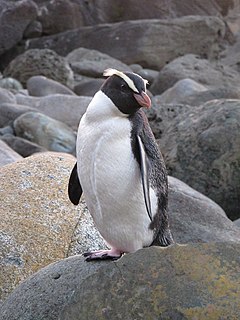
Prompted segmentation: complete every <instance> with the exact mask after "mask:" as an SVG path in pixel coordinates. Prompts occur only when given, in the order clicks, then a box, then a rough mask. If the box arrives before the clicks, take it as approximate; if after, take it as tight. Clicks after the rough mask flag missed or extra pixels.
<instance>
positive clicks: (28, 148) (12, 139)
mask: <svg viewBox="0 0 240 320" xmlns="http://www.w3.org/2000/svg"><path fill="white" fill-rule="evenodd" d="M0 139H1V140H2V141H4V142H5V143H6V144H7V145H8V146H9V147H10V148H12V149H13V150H14V151H16V152H17V153H18V154H20V155H21V156H22V157H24V158H26V157H29V156H31V155H33V154H34V153H38V152H46V151H48V150H47V149H46V148H44V147H41V146H39V145H38V144H36V143H33V142H31V141H29V140H26V139H23V138H20V137H16V136H15V135H13V134H10V133H7V134H4V135H3V136H2V137H0Z"/></svg>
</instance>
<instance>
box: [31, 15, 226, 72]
mask: <svg viewBox="0 0 240 320" xmlns="http://www.w3.org/2000/svg"><path fill="white" fill-rule="evenodd" d="M224 32H225V26H224V23H223V21H222V20H221V19H219V18H217V17H210V16H209V17H201V16H187V17H183V18H176V19H171V20H138V21H126V22H125V21H124V22H120V23H115V24H104V25H98V26H93V27H81V28H78V29H75V30H71V31H66V32H63V33H59V34H57V35H53V36H48V37H42V38H38V39H30V40H29V41H28V42H27V43H26V47H27V48H30V49H31V48H49V49H52V50H54V51H56V52H57V53H58V54H60V55H63V56H65V55H67V54H68V53H69V52H71V51H73V50H74V49H76V48H79V47H84V48H88V49H95V50H98V51H100V52H103V53H107V54H108V55H110V56H111V57H114V58H116V59H119V60H121V61H122V62H124V63H126V64H133V63H138V64H140V65H142V66H143V67H146V68H150V69H158V70H159V69H161V68H162V67H163V66H164V65H165V64H166V63H168V62H169V61H171V60H173V59H175V58H176V57H178V56H182V55H184V54H187V53H193V54H199V55H201V56H207V57H211V56H212V55H215V53H216V52H217V51H218V46H219V44H220V42H221V41H222V37H223V36H224ZM160 34H161V37H159V35H160ZM126 35H127V36H126ZM139 35H141V36H139ZM99 39H101V41H99ZM136 39H139V40H136ZM166 39H167V41H166ZM186 39H188V41H185V40H186ZM66 43H68V45H67V46H66ZM125 48H127V54H126V50H125Z"/></svg>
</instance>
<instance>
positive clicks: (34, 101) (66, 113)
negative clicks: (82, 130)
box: [16, 94, 92, 131]
mask: <svg viewBox="0 0 240 320" xmlns="http://www.w3.org/2000/svg"><path fill="white" fill-rule="evenodd" d="M16 99H17V103H18V104H24V105H27V106H30V107H32V108H35V109H37V111H38V112H41V113H43V114H45V115H47V116H48V117H51V118H53V119H56V120H58V121H61V122H63V123H65V124H66V125H68V126H69V127H71V128H72V129H73V130H75V131H76V130H77V128H78V125H79V121H80V119H81V117H82V115H83V114H84V113H85V111H86V109H87V106H88V105H89V103H90V101H91V100H92V98H90V97H78V96H72V95H66V94H52V95H48V96H45V97H31V96H24V95H22V94H17V95H16Z"/></svg>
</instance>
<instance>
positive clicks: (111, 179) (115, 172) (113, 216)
mask: <svg viewBox="0 0 240 320" xmlns="http://www.w3.org/2000/svg"><path fill="white" fill-rule="evenodd" d="M130 130H131V124H130V121H129V120H128V119H126V118H124V117H115V118H114V119H113V118H110V119H108V120H103V121H101V122H100V123H97V124H96V125H93V124H92V123H89V122H88V121H86V118H85V116H84V117H83V118H82V120H81V123H80V126H79V132H78V141H77V158H78V175H79V178H80V183H81V185H82V188H83V192H84V194H85V199H86V203H87V206H88V208H89V211H90V213H91V215H92V217H93V219H94V221H95V224H96V226H97V228H98V230H99V232H100V233H101V234H102V236H103V238H104V239H105V240H106V242H107V243H108V244H109V245H110V246H112V247H115V248H117V249H119V250H121V251H123V252H134V251H136V250H138V249H140V248H142V247H144V246H149V245H150V244H151V242H152V240H153V232H152V230H150V229H149V224H150V219H149V217H148V214H147V211H146V207H145V202H144V196H143V190H142V182H141V176H140V169H139V165H138V163H137V161H136V160H135V158H134V156H133V153H132V150H131V141H130ZM151 194H152V193H151ZM153 202H154V203H155V204H156V199H153Z"/></svg>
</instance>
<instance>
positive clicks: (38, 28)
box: [23, 20, 43, 38]
mask: <svg viewBox="0 0 240 320" xmlns="http://www.w3.org/2000/svg"><path fill="white" fill-rule="evenodd" d="M42 29H43V28H42V24H41V22H40V21H37V20H34V21H32V22H30V24H29V25H28V26H27V28H26V29H25V31H24V34H23V36H24V38H38V37H41V35H42V31H43V30H42Z"/></svg>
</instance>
